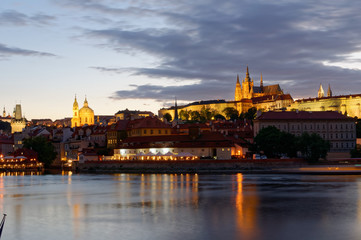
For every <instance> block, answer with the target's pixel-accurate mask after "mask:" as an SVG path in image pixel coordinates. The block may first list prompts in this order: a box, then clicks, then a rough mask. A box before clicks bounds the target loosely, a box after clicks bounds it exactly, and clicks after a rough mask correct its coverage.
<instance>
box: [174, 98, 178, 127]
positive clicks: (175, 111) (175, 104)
mask: <svg viewBox="0 0 361 240" xmlns="http://www.w3.org/2000/svg"><path fill="white" fill-rule="evenodd" d="M173 121H176V122H177V121H178V107H177V97H175V103H174V119H173Z"/></svg>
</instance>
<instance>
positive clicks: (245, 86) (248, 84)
mask: <svg viewBox="0 0 361 240" xmlns="http://www.w3.org/2000/svg"><path fill="white" fill-rule="evenodd" d="M242 97H243V98H246V99H251V98H252V97H253V79H251V78H250V77H249V71H248V66H247V73H246V78H245V79H244V80H243V82H242Z"/></svg>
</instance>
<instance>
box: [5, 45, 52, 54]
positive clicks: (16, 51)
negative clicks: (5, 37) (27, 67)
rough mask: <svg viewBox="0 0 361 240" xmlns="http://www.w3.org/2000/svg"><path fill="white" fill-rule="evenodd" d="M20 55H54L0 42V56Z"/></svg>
mask: <svg viewBox="0 0 361 240" xmlns="http://www.w3.org/2000/svg"><path fill="white" fill-rule="evenodd" d="M14 55H20V56H36V57H55V56H56V55H54V54H52V53H47V52H38V51H33V50H27V49H22V48H16V47H9V46H6V45H4V44H1V43H0V58H4V57H9V56H14Z"/></svg>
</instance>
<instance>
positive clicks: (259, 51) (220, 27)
mask: <svg viewBox="0 0 361 240" xmlns="http://www.w3.org/2000/svg"><path fill="white" fill-rule="evenodd" d="M82 2H84V1H82ZM85 2H86V4H84V6H87V7H88V9H89V8H91V9H92V11H95V9H97V10H98V11H102V12H103V13H105V14H106V13H108V14H114V13H115V11H117V10H119V9H120V8H112V7H111V5H110V4H109V5H107V3H108V2H106V1H100V2H101V5H102V6H101V7H99V6H98V5H97V4H96V2H95V1H85ZM97 2H98V1H97ZM139 2H140V3H141V2H142V1H139ZM76 3H77V4H81V1H76ZM139 5H140V4H139ZM98 7H99V8H98ZM360 8H361V2H357V1H342V2H335V1H332V2H330V1H317V2H314V1H277V2H274V3H272V2H269V1H261V0H259V1H236V0H234V1H225V2H222V1H215V0H214V1H197V3H193V4H189V2H188V3H187V2H182V1H180V2H178V3H177V5H175V6H174V7H172V6H170V5H167V6H166V7H162V6H161V4H157V2H153V5H152V6H150V5H145V6H142V7H139V8H138V10H139V11H142V12H147V13H148V16H152V18H154V17H155V16H157V17H158V18H159V21H160V20H162V21H163V22H164V24H162V25H160V26H148V25H144V26H143V27H139V25H137V24H134V26H133V27H131V22H132V21H136V19H135V18H132V17H130V18H129V19H128V21H129V25H128V26H127V27H124V26H122V25H119V26H115V27H114V26H112V27H111V28H105V29H88V30H87V31H86V33H85V34H84V37H87V38H89V37H90V38H92V39H94V40H95V41H96V42H103V44H107V46H108V47H109V48H111V49H113V50H114V51H117V52H124V53H129V52H131V53H132V54H134V53H136V54H139V55H142V54H146V55H151V56H154V57H156V58H157V59H158V63H157V64H156V65H155V66H154V67H152V68H144V67H142V66H140V67H134V68H132V69H128V70H130V71H131V74H135V75H145V76H148V77H151V78H164V79H199V80H201V81H200V83H199V84H196V85H190V86H181V87H179V86H175V87H160V86H153V85H144V86H137V87H136V88H135V89H134V90H132V92H129V91H122V90H120V91H117V92H116V93H115V96H118V97H127V98H157V99H159V98H160V97H159V95H160V96H161V95H172V94H173V95H177V96H179V95H181V94H182V95H183V96H184V98H183V99H186V98H187V99H189V100H195V98H197V99H199V98H201V97H202V98H203V97H204V99H210V98H216V96H217V98H218V96H219V95H222V96H224V97H223V98H228V99H229V98H232V96H233V94H234V85H235V76H236V74H238V73H240V74H241V75H240V77H241V78H243V77H244V71H245V68H246V65H249V67H250V72H251V76H252V77H254V80H255V81H256V82H258V81H259V76H260V74H261V73H262V74H263V78H264V82H265V84H274V83H279V82H282V83H284V85H282V86H281V87H282V88H283V89H284V90H285V91H286V92H290V93H291V94H292V95H293V96H296V97H297V96H314V95H315V94H316V93H317V88H318V86H319V84H320V83H323V84H324V85H327V84H328V83H330V84H331V87H332V88H333V91H334V92H335V93H336V94H348V93H351V92H352V93H354V90H353V89H357V88H355V87H356V86H357V85H358V84H360V82H361V71H360V70H359V69H347V68H341V67H335V66H330V65H325V64H324V62H328V63H331V64H332V63H335V62H343V61H345V62H346V61H350V59H349V58H348V56H349V55H350V54H353V53H355V52H361V27H360V25H359V22H361V15H360V14H359V12H358V9H360ZM124 9H127V8H126V7H124V8H123V9H122V10H124ZM132 10H133V11H134V12H136V9H135V8H134V7H133V8H132ZM129 26H130V27H129ZM352 61H358V62H361V59H356V60H355V59H352ZM97 69H98V70H101V71H105V70H106V69H107V67H106V66H105V67H104V66H99V67H98V68H97ZM107 71H113V72H117V71H118V73H120V72H123V70H122V69H121V67H119V68H113V69H108V70H107ZM193 89H195V90H197V91H200V92H199V94H198V93H197V92H196V91H193ZM205 89H206V90H207V91H206V90H205ZM177 93H178V94H177ZM192 94H194V95H192ZM195 96H196V97H195ZM113 97H114V96H113Z"/></svg>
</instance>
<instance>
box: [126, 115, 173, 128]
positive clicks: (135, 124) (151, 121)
mask: <svg viewBox="0 0 361 240" xmlns="http://www.w3.org/2000/svg"><path fill="white" fill-rule="evenodd" d="M128 128H130V129H139V128H171V126H170V125H169V124H166V123H164V122H162V121H161V120H159V119H158V118H157V117H145V118H140V119H135V120H131V121H130V122H129V124H128Z"/></svg>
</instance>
